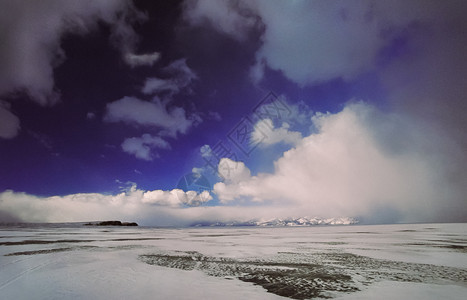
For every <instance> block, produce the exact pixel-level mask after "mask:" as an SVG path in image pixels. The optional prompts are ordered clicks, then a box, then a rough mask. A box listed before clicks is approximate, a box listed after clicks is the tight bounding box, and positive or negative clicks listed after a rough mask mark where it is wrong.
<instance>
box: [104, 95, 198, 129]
mask: <svg viewBox="0 0 467 300" xmlns="http://www.w3.org/2000/svg"><path fill="white" fill-rule="evenodd" d="M104 120H105V121H107V122H124V123H128V124H138V125H143V126H155V127H158V128H162V129H163V130H164V132H166V133H167V134H170V135H171V136H176V135H177V133H186V132H187V130H188V129H189V128H190V127H191V126H192V125H193V123H194V120H192V119H189V118H187V116H186V113H185V109H183V108H182V107H178V106H174V107H171V108H168V107H167V103H165V102H163V101H161V100H160V99H159V98H157V97H156V98H154V99H153V101H144V100H140V99H138V98H135V97H128V96H126V97H123V98H122V99H120V100H117V101H114V102H111V103H109V104H107V111H106V115H105V117H104Z"/></svg>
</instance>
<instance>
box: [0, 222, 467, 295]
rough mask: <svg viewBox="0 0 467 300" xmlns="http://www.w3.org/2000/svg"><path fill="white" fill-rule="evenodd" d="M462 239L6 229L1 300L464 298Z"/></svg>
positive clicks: (319, 230)
mask: <svg viewBox="0 0 467 300" xmlns="http://www.w3.org/2000/svg"><path fill="white" fill-rule="evenodd" d="M466 232H467V224H412V225H378V226H362V225H355V226H337V227H333V226H317V227H291V228H289V227H287V228H283V227H282V228H269V227H268V228H258V227H252V228H245V227H232V228H226V227H223V228H183V229H175V228H174V229H164V228H145V227H138V228H120V227H106V228H102V227H98V228H95V227H87V226H86V227H85V226H78V225H67V226H58V225H54V226H51V225H43V226H23V227H1V228H0V296H1V297H0V298H1V299H70V298H72V299H109V298H116V299H287V298H295V299H307V298H319V297H330V298H336V299H375V298H377V299H409V298H410V299H440V298H443V299H464V298H466V296H467V234H466ZM281 295H282V296H285V297H282V296H281Z"/></svg>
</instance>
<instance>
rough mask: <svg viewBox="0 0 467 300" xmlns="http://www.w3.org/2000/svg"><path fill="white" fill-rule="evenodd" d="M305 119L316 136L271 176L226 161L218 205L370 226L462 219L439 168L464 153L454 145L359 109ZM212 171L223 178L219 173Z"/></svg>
mask: <svg viewBox="0 0 467 300" xmlns="http://www.w3.org/2000/svg"><path fill="white" fill-rule="evenodd" d="M312 120H313V125H314V126H315V127H316V128H317V129H318V132H316V133H314V134H311V135H310V136H308V137H305V138H303V139H302V140H301V142H300V143H299V144H298V145H297V146H296V147H295V148H292V149H291V150H289V151H286V152H285V153H284V154H283V156H282V157H281V158H280V159H278V160H277V161H276V162H275V164H274V166H275V171H274V173H271V174H265V173H260V174H258V175H256V176H251V175H250V172H249V170H245V166H244V165H243V163H237V164H238V165H235V162H232V161H229V163H230V165H231V168H230V170H231V172H230V173H229V174H230V176H231V178H232V179H231V180H229V178H228V177H227V180H226V182H219V183H217V184H215V185H214V192H215V193H216V194H217V195H218V197H219V199H220V201H221V202H223V203H232V202H234V203H249V202H257V203H268V204H272V205H279V204H280V205H283V206H287V207H288V209H289V211H288V213H289V214H292V215H297V214H302V215H318V216H324V217H335V216H342V215H345V216H359V217H361V218H363V219H364V220H368V221H370V222H374V221H377V220H379V222H393V221H397V222H400V221H406V222H407V221H410V222H414V221H443V220H444V221H446V220H462V218H463V216H465V215H466V213H467V211H466V210H467V209H466V207H465V205H464V204H465V199H464V196H465V195H466V192H467V191H466V188H465V186H461V185H458V184H456V180H457V179H456V178H455V177H454V176H456V173H455V172H456V168H452V167H453V166H452V165H449V164H445V162H446V161H451V162H452V161H453V160H454V161H455V160H456V158H458V159H459V158H461V157H462V155H463V154H462V153H460V152H458V151H459V150H458V148H457V145H456V143H455V141H452V140H449V139H448V138H446V139H444V140H442V141H441V140H439V139H438V140H432V139H431V134H432V131H431V128H430V127H429V124H425V125H426V127H419V126H418V125H416V124H414V123H413V122H411V121H410V120H409V119H404V118H403V117H401V116H400V115H395V114H393V115H388V114H382V113H381V112H379V111H377V110H376V109H375V108H373V107H371V106H369V105H366V104H363V103H356V104H350V105H348V106H347V107H346V108H345V109H344V110H343V111H341V112H339V113H337V114H316V115H315V116H314V117H313V118H312ZM439 142H442V143H443V144H442V146H441V147H440V145H439V144H438V143H439ZM456 151H457V153H456ZM453 155H454V156H456V157H453ZM224 160H227V159H224ZM225 162H226V161H224V162H221V163H220V164H219V166H221V165H226V164H225ZM219 172H220V173H221V174H223V176H224V177H226V171H225V170H222V169H219ZM239 174H240V175H239ZM453 177H454V178H453Z"/></svg>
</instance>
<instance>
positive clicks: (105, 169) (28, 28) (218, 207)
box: [0, 0, 467, 226]
mask: <svg viewBox="0 0 467 300" xmlns="http://www.w3.org/2000/svg"><path fill="white" fill-rule="evenodd" d="M466 13H467V4H466V3H465V1H455V0H448V1H429V0H426V1H418V0H410V1H405V0H404V1H399V0H394V1H364V0H358V1H357V0H350V1H324V0H317V1H299V0H296V1H279V0H251V1H241V0H238V1H228V0H225V1H214V0H205V1H202V0H199V1H196V0H185V1H145V0H135V1H131V0H114V1H105V0H92V1H91V0H83V1H67V0H44V1H33V0H1V1H0V39H1V41H2V42H1V43H0V66H1V67H0V222H19V221H22V222H74V221H92V220H106V219H120V220H124V221H137V222H139V223H140V224H143V225H158V226H178V225H190V224H195V223H197V222H218V221H232V220H249V219H263V220H265V219H269V218H287V217H302V216H309V217H322V218H332V217H354V218H357V219H359V220H360V221H361V222H362V223H371V224H374V223H376V224H377V223H404V222H466V221H467V118H465V116H464V112H465V111H467V104H466V100H467V99H466V95H467V84H466V78H467V59H466V58H467V48H466V45H467V34H466V33H467V19H466V18H465V14H466Z"/></svg>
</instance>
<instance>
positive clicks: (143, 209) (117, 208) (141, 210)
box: [0, 186, 212, 225]
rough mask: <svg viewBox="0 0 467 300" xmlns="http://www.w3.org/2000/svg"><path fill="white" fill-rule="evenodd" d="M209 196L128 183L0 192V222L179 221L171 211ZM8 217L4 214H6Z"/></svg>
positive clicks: (204, 199) (196, 203)
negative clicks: (112, 187)
mask: <svg viewBox="0 0 467 300" xmlns="http://www.w3.org/2000/svg"><path fill="white" fill-rule="evenodd" d="M211 200H212V196H211V195H210V194H209V192H208V191H203V192H201V193H198V192H195V191H187V192H184V191H182V190H179V189H173V190H171V191H163V190H154V191H143V190H139V189H137V188H136V186H133V187H131V188H130V189H129V190H128V191H126V192H122V193H119V194H117V195H104V194H98V193H82V194H72V195H66V196H54V197H38V196H34V195H30V194H26V193H18V192H14V191H9V190H8V191H5V192H3V193H0V212H2V213H1V214H0V217H2V216H3V217H5V219H4V220H2V219H0V222H11V221H13V220H14V221H23V222H80V221H92V220H106V219H112V220H113V219H121V220H135V221H138V222H143V223H145V224H158V225H171V224H178V225H179V224H180V222H183V220H182V218H180V217H178V218H170V216H171V215H172V214H173V213H172V211H177V210H179V211H183V210H184V209H187V208H186V207H192V206H198V205H201V204H203V203H206V202H208V201H211ZM7 217H8V218H7Z"/></svg>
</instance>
